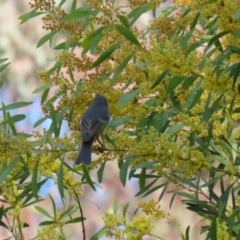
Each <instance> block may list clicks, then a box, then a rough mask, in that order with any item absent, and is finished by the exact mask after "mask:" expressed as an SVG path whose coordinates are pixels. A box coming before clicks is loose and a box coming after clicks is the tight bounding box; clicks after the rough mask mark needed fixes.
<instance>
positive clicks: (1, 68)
mask: <svg viewBox="0 0 240 240" xmlns="http://www.w3.org/2000/svg"><path fill="white" fill-rule="evenodd" d="M9 64H10V63H6V64H3V65H2V66H0V72H2V71H3V70H4V69H5V68H6V67H7V66H8V65H9Z"/></svg>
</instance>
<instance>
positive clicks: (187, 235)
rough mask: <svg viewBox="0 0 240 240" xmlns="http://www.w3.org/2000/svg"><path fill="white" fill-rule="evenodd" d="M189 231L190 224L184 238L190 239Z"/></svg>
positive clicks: (185, 239)
mask: <svg viewBox="0 0 240 240" xmlns="http://www.w3.org/2000/svg"><path fill="white" fill-rule="evenodd" d="M189 231H190V225H188V227H187V228H186V231H185V238H184V240H190V237H189Z"/></svg>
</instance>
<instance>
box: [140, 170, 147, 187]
mask: <svg viewBox="0 0 240 240" xmlns="http://www.w3.org/2000/svg"><path fill="white" fill-rule="evenodd" d="M145 182H146V168H143V169H142V171H141V173H140V174H139V187H140V190H141V189H143V188H144V187H145Z"/></svg>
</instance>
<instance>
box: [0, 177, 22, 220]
mask: <svg viewBox="0 0 240 240" xmlns="http://www.w3.org/2000/svg"><path fill="white" fill-rule="evenodd" d="M1 190H2V196H3V197H4V200H5V201H6V202H7V203H8V204H9V205H10V206H11V207H12V209H11V210H10V209H9V210H10V211H8V212H7V215H8V217H9V218H11V217H13V218H18V217H19V216H20V213H21V204H22V203H21V201H20V200H19V195H20V193H19V191H18V189H17V186H16V185H15V183H14V182H10V181H9V182H5V183H2V184H1Z"/></svg>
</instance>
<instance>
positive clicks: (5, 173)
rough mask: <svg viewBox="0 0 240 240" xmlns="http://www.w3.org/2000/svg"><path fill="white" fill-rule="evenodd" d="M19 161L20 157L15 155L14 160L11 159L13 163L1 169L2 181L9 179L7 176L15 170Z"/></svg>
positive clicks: (0, 181) (0, 177) (0, 180)
mask: <svg viewBox="0 0 240 240" xmlns="http://www.w3.org/2000/svg"><path fill="white" fill-rule="evenodd" d="M17 161H19V157H18V156H15V157H14V158H13V160H12V161H11V163H10V164H9V165H8V166H6V167H4V168H3V169H2V170H1V173H0V183H2V182H3V181H7V176H8V174H9V173H10V172H11V171H12V170H13V168H14V166H15V164H16V163H17Z"/></svg>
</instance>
